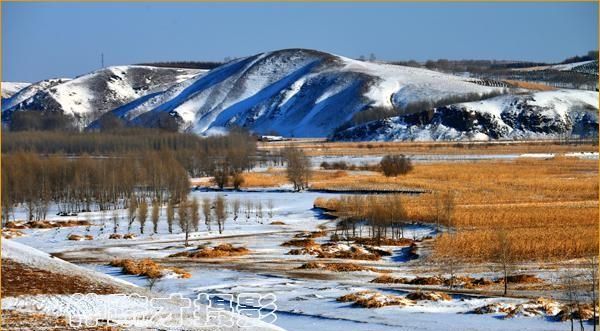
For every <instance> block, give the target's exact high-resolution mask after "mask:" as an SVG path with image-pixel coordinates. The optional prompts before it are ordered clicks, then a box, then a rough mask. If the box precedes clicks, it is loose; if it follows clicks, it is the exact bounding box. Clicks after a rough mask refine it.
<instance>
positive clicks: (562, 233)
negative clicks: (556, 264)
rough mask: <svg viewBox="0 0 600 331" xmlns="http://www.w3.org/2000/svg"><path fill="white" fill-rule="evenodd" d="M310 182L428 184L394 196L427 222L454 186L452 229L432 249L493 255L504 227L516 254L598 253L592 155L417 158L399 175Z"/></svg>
mask: <svg viewBox="0 0 600 331" xmlns="http://www.w3.org/2000/svg"><path fill="white" fill-rule="evenodd" d="M311 187H322V188H325V187H328V188H334V187H355V188H366V187H372V188H376V187H392V188H393V187H401V188H406V187H411V188H421V189H426V190H428V191H430V192H431V193H426V194H420V195H410V196H407V195H403V196H401V197H400V198H399V199H400V201H399V203H401V204H402V206H403V207H404V210H405V213H406V218H407V219H409V220H418V221H422V222H430V223H434V222H435V221H436V219H437V213H438V212H437V210H438V209H437V208H436V206H438V205H439V200H444V199H445V196H446V195H447V194H448V192H452V195H453V199H452V200H453V204H454V209H453V212H452V218H451V222H450V224H449V225H450V226H452V228H454V229H455V231H453V233H452V234H451V235H449V234H445V235H442V236H441V237H439V238H438V239H437V240H436V242H435V251H436V252H438V253H443V254H438V255H439V256H442V255H443V256H445V257H447V256H448V255H452V256H456V257H459V258H461V259H469V260H473V261H489V260H492V259H493V258H494V254H495V253H496V252H497V250H498V241H499V240H498V235H499V233H500V232H502V233H505V234H506V237H507V238H508V242H509V245H510V250H511V254H512V255H513V257H512V258H513V259H514V260H522V261H530V260H538V261H542V260H557V259H571V258H580V257H585V256H590V255H594V254H596V255H597V253H598V216H599V215H598V162H597V161H596V160H580V159H576V158H556V159H550V160H534V159H524V160H517V161H506V162H500V161H489V162H475V163H435V164H421V165H417V166H415V169H414V170H413V171H412V172H411V173H409V174H407V175H405V176H401V177H393V178H386V177H384V176H383V175H381V174H373V173H370V174H369V175H362V174H360V173H349V174H348V175H347V176H344V177H338V178H331V179H328V180H321V181H315V182H313V183H312V185H311ZM381 201H382V202H381V203H386V201H387V200H385V199H383V198H382V199H381ZM319 203H320V204H322V205H324V206H325V207H328V208H331V209H337V208H349V207H344V206H341V207H340V206H336V204H335V201H328V202H324V201H321V202H319ZM388 203H389V202H388ZM364 208H369V206H364V207H363V209H364ZM373 208H374V207H373ZM363 211H364V210H363Z"/></svg>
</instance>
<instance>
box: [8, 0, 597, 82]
mask: <svg viewBox="0 0 600 331" xmlns="http://www.w3.org/2000/svg"><path fill="white" fill-rule="evenodd" d="M597 43H598V4H597V3H504V4H503V3H422V4H418V3H320V4H318V3H287V4H286V3H32V2H28V3H6V2H2V62H3V63H2V64H3V67H2V75H3V77H2V79H3V80H5V81H37V80H41V79H46V78H51V77H73V76H76V75H80V74H83V73H86V72H89V71H92V70H95V69H97V68H98V67H99V66H100V54H101V53H104V57H105V64H106V65H116V64H130V63H139V62H147V61H166V60H217V61H220V60H222V59H223V58H224V57H237V56H246V55H251V54H254V53H258V52H263V51H268V50H275V49H281V48H291V47H302V48H313V49H319V50H323V51H328V52H332V53H336V54H340V55H345V56H348V57H354V58H356V57H358V56H359V55H363V54H364V55H368V54H370V53H374V54H375V55H376V56H377V58H379V59H385V60H409V59H415V60H419V61H421V60H427V59H438V58H447V59H463V58H469V59H507V60H533V61H559V60H562V59H564V58H565V57H569V56H573V55H577V54H585V53H586V52H587V51H588V50H591V49H597Z"/></svg>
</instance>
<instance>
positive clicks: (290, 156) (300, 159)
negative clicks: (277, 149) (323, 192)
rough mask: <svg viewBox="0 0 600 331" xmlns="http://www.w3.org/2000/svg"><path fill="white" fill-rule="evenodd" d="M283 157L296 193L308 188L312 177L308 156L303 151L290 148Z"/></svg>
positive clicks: (284, 151)
mask: <svg viewBox="0 0 600 331" xmlns="http://www.w3.org/2000/svg"><path fill="white" fill-rule="evenodd" d="M283 157H284V158H285V160H286V163H287V168H286V171H287V177H288V179H289V180H290V182H292V184H293V185H294V191H301V190H304V189H306V188H308V181H309V180H310V176H311V164H310V159H309V158H308V156H306V154H305V153H304V152H303V151H302V150H300V149H298V148H296V147H292V146H290V147H286V148H285V149H284V150H283Z"/></svg>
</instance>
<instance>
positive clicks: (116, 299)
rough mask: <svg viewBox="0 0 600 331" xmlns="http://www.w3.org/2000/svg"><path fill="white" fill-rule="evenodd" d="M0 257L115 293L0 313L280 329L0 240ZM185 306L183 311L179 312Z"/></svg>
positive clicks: (39, 301) (13, 305) (39, 300)
mask: <svg viewBox="0 0 600 331" xmlns="http://www.w3.org/2000/svg"><path fill="white" fill-rule="evenodd" d="M2 258H3V259H10V260H13V261H15V262H19V263H21V264H24V265H27V266H31V267H34V268H37V269H43V270H46V271H49V272H52V273H56V274H64V275H77V276H78V277H81V278H83V279H86V281H90V282H94V283H98V284H105V285H107V286H112V287H115V288H117V289H119V290H120V291H121V293H119V294H104V295H97V294H87V293H80V294H73V295H56V294H38V295H23V296H17V297H6V296H4V297H3V298H2V309H3V310H19V311H24V312H35V313H42V314H45V315H51V316H57V317H59V316H64V317H66V318H67V320H68V321H69V323H71V325H97V324H96V323H98V322H97V321H104V320H110V323H112V324H111V325H117V326H125V327H126V329H128V330H129V329H135V330H140V329H151V330H154V329H156V328H158V329H169V330H180V329H182V330H205V329H206V328H207V325H208V326H210V325H217V326H215V327H211V328H210V329H211V330H257V331H258V330H261V331H262V330H273V331H275V330H281V329H280V328H279V327H276V326H274V325H272V324H270V323H266V322H263V321H261V320H259V319H256V318H249V317H246V316H243V315H240V314H236V313H231V312H221V314H223V315H220V317H219V316H217V315H214V313H211V312H209V310H208V308H207V307H206V306H205V305H203V304H200V303H195V302H194V303H193V305H192V304H191V302H192V301H191V299H190V300H187V299H186V298H183V297H182V296H179V295H170V294H166V295H161V294H157V293H152V292H149V291H147V290H145V289H144V288H143V287H138V286H136V285H134V284H132V283H130V282H127V281H125V280H122V279H119V278H117V277H112V276H110V275H107V274H104V273H101V272H97V271H93V270H90V269H89V268H82V267H80V266H76V265H74V264H71V263H69V262H65V261H63V260H61V259H58V258H55V257H52V256H50V255H48V254H47V253H44V252H41V251H39V250H37V249H34V248H32V247H30V246H26V245H23V244H20V243H17V242H15V241H14V240H8V239H4V240H2ZM185 307H187V309H184V308H185ZM220 321H227V323H224V322H223V323H220Z"/></svg>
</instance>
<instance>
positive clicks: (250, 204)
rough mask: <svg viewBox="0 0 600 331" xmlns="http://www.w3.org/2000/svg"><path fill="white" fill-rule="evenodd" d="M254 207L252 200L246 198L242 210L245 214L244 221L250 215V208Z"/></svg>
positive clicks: (248, 219)
mask: <svg viewBox="0 0 600 331" xmlns="http://www.w3.org/2000/svg"><path fill="white" fill-rule="evenodd" d="M253 209H254V203H253V202H252V200H250V199H248V200H246V201H244V211H245V214H246V222H248V221H250V217H252V210H253Z"/></svg>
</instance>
